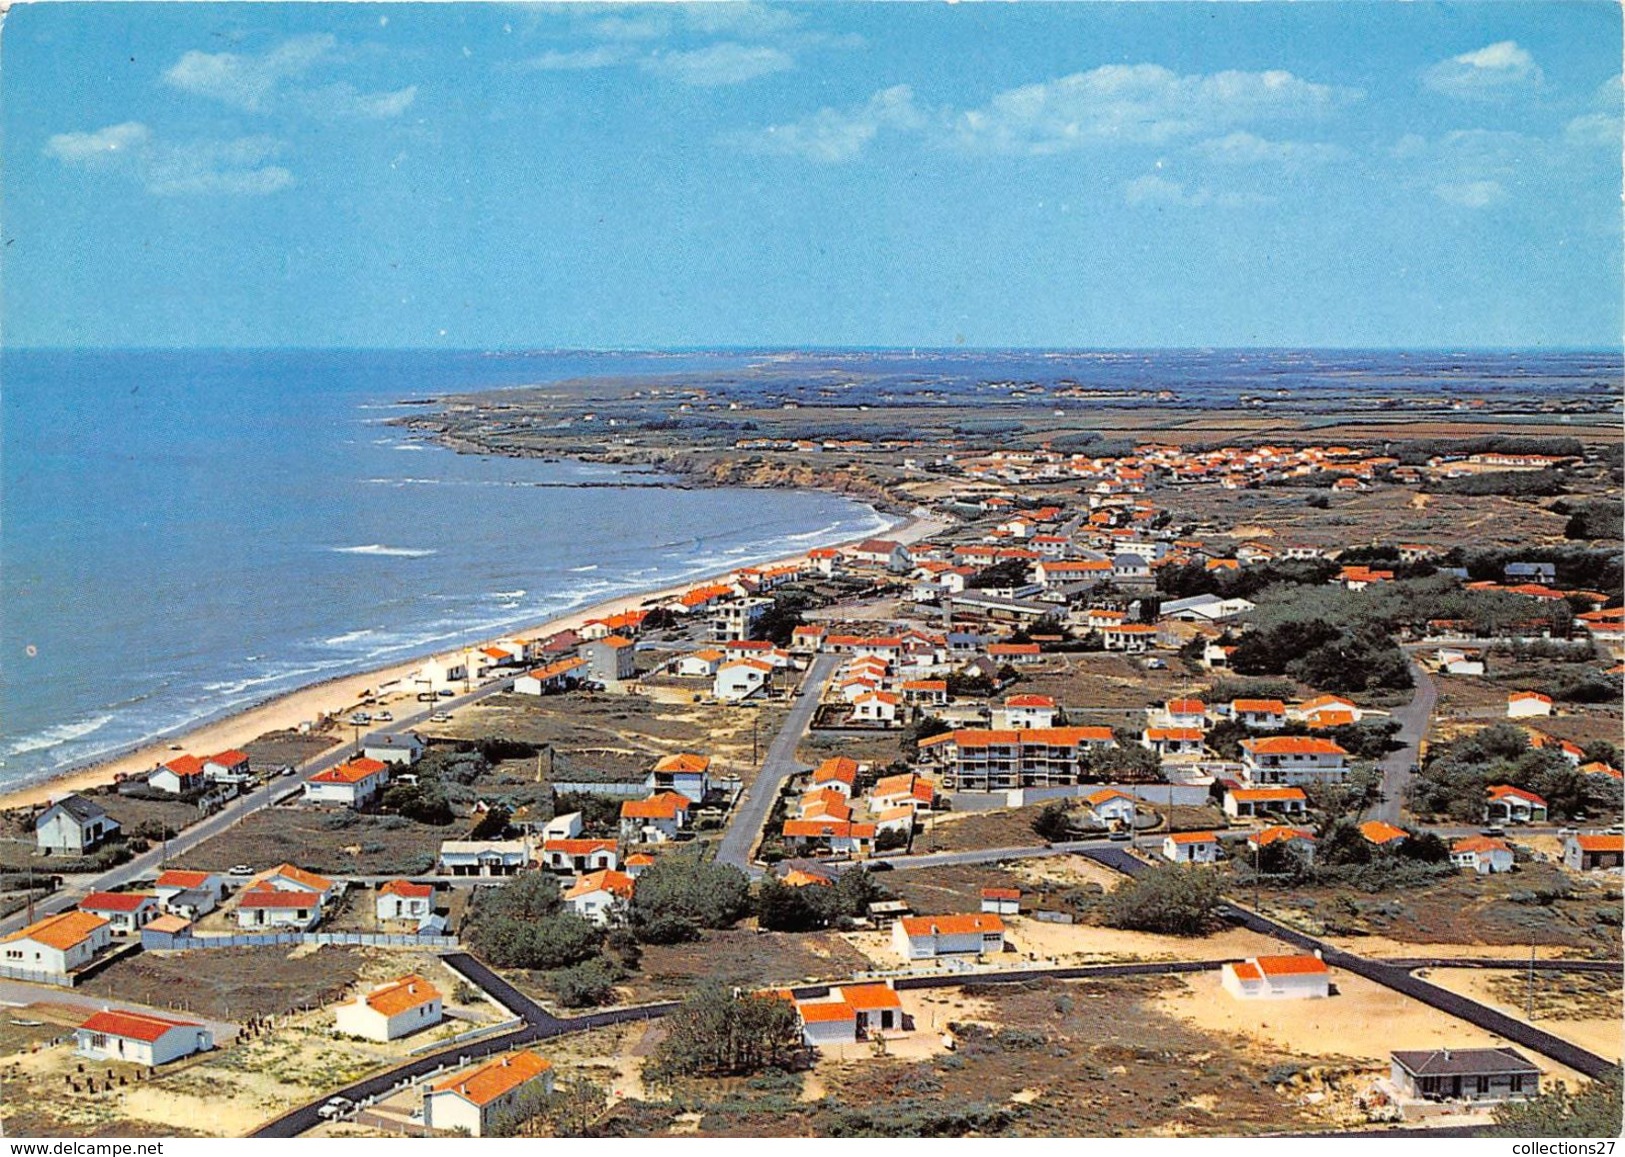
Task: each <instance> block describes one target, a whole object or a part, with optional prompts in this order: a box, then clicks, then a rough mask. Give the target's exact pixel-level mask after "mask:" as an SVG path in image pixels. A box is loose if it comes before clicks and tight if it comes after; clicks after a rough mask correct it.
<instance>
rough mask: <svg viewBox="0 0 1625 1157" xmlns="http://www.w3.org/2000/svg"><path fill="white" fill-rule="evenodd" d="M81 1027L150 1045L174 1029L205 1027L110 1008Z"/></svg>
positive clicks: (92, 1017) (194, 1023) (93, 1016)
mask: <svg viewBox="0 0 1625 1157" xmlns="http://www.w3.org/2000/svg"><path fill="white" fill-rule="evenodd" d="M79 1027H80V1028H82V1029H89V1030H90V1031H91V1032H99V1033H106V1034H107V1035H108V1036H121V1037H123V1038H124V1039H125V1040H139V1041H146V1042H148V1043H149V1044H150V1043H151V1042H153V1041H155V1040H157V1039H158V1038H159V1037H161V1036H163V1035H164V1034H165V1033H166V1032H169V1031H171V1030H172V1029H177V1028H202V1027H203V1026H202V1025H200V1024H197V1023H196V1022H194V1021H190V1020H166V1019H165V1018H163V1017H161V1016H151V1015H149V1014H147V1013H144V1012H124V1011H121V1010H117V1009H110V1008H109V1009H103V1010H102V1011H101V1012H98V1013H95V1014H94V1015H92V1016H91V1018H90V1019H89V1020H87V1021H85V1023H84V1024H82V1025H80V1026H79Z"/></svg>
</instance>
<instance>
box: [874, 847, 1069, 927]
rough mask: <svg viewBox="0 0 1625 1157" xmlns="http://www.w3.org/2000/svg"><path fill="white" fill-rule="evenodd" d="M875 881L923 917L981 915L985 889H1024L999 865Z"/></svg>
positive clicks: (954, 867) (963, 866)
mask: <svg viewBox="0 0 1625 1157" xmlns="http://www.w3.org/2000/svg"><path fill="white" fill-rule="evenodd" d="M1067 858H1069V859H1070V858H1071V857H1067ZM875 879H876V880H877V881H879V882H880V884H881V886H882V887H884V888H886V889H887V890H888V891H891V892H894V893H896V894H897V896H898V897H899V898H900V899H903V900H906V901H908V905H909V907H911V908H913V909H914V911H915V913H916V914H917V915H921V916H945V915H949V914H951V913H954V912H978V911H980V910H981V904H982V889H983V888H1019V887H1021V886H1022V881H1021V878H1020V877H1019V876H1017V875H1016V874H1015V872H1013V871H1009V870H1006V869H1005V868H1002V867H1000V866H998V865H997V864H950V865H947V866H945V867H940V868H919V869H914V870H910V871H907V872H892V873H890V874H887V875H881V876H876V877H875Z"/></svg>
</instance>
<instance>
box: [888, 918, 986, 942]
mask: <svg viewBox="0 0 1625 1157" xmlns="http://www.w3.org/2000/svg"><path fill="white" fill-rule="evenodd" d="M898 923H900V924H901V925H902V926H903V934H904V935H905V936H908V937H909V938H910V939H912V938H914V937H916V936H964V935H967V934H969V933H971V932H1003V931H1004V921H1003V920H1001V919H999V918H998V917H997V916H995V915H993V914H992V913H990V912H965V913H959V914H957V915H953V916H904V917H902V918H901V919H900V920H899V921H898Z"/></svg>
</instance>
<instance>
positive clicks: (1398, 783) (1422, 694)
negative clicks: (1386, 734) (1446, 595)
mask: <svg viewBox="0 0 1625 1157" xmlns="http://www.w3.org/2000/svg"><path fill="white" fill-rule="evenodd" d="M1408 657H1409V658H1410V662H1411V677H1412V678H1414V679H1415V680H1416V692H1415V694H1413V695H1412V696H1411V701H1410V702H1409V703H1407V704H1406V705H1405V706H1404V707H1401V708H1400V709H1399V710H1398V711H1395V712H1394V714H1393V716H1392V718H1393V719H1394V720H1395V721H1396V722H1398V724H1399V733H1398V735H1397V736H1396V737H1395V738H1397V739H1398V741H1399V742H1400V743H1401V744H1402V745H1403V746H1401V747H1400V749H1399V750H1398V751H1394V752H1390V753H1389V754H1388V755H1386V756H1384V757H1383V759H1382V761H1381V762H1380V763H1378V764H1377V768H1378V770H1379V771H1381V773H1382V801H1381V802H1380V803H1378V804H1377V805H1376V807H1375V808H1373V809H1372V811H1371V814H1372V816H1373V817H1374V818H1376V819H1379V820H1384V821H1386V822H1388V823H1391V824H1397V823H1399V812H1400V808H1401V807H1402V806H1403V804H1404V802H1405V789H1406V788H1408V787H1409V786H1410V782H1411V777H1412V772H1411V768H1413V767H1415V766H1416V765H1417V764H1418V763H1419V762H1421V761H1420V760H1419V759H1418V758H1417V752H1418V751H1419V750H1420V747H1419V745H1420V744H1421V742H1422V740H1423V739H1424V738H1425V737H1426V736H1427V733H1428V724H1429V723H1431V722H1432V720H1433V709H1434V707H1435V705H1436V704H1437V703H1438V701H1439V688H1438V685H1437V684H1436V683H1434V682H1433V676H1432V675H1430V674H1429V673H1428V671H1427V670H1426V668H1424V667H1423V666H1422V664H1420V663H1418V662H1417V661H1416V658H1415V656H1408Z"/></svg>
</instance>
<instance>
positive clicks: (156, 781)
mask: <svg viewBox="0 0 1625 1157" xmlns="http://www.w3.org/2000/svg"><path fill="white" fill-rule="evenodd" d="M253 782H254V771H253V768H252V767H251V766H250V763H249V758H248V753H247V752H245V751H238V750H236V749H235V748H233V749H232V750H230V751H222V752H218V753H216V754H214V755H209V756H197V755H191V754H185V755H177V756H175V757H174V758H173V759H170V760H167V761H165V762H164V763H161V764H159V765H158V766H157V767H155V768H153V769H152V770H151V771H149V772H148V773H147V776H146V783H147V786H148V787H149V788H151V789H152V790H153V791H158V792H163V793H164V794H165V795H193V794H196V793H198V792H201V791H204V790H206V789H207V788H209V787H210V786H214V785H222V786H230V787H233V788H237V789H239V790H240V789H242V788H244V787H247V786H249V785H251V784H252V783H253Z"/></svg>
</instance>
